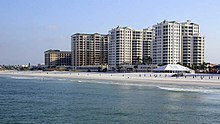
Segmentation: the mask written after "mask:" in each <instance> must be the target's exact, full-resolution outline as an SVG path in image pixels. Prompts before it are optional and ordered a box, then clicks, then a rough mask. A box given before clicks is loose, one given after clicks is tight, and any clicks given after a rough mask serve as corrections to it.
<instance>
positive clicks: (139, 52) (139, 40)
mask: <svg viewBox="0 0 220 124" xmlns="http://www.w3.org/2000/svg"><path fill="white" fill-rule="evenodd" d="M132 36H133V37H132V64H133V65H136V64H140V63H142V61H143V30H132Z"/></svg>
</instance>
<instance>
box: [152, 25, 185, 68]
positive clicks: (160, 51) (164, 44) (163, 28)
mask: <svg viewBox="0 0 220 124" xmlns="http://www.w3.org/2000/svg"><path fill="white" fill-rule="evenodd" d="M181 28H182V27H181V24H180V23H178V22H176V21H163V22H161V23H157V24H156V25H154V26H153V29H154V30H155V38H154V40H153V63H154V64H176V63H181V62H182V41H181V30H182V29H181Z"/></svg>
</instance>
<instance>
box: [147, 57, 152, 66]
mask: <svg viewBox="0 0 220 124" xmlns="http://www.w3.org/2000/svg"><path fill="white" fill-rule="evenodd" d="M152 61H153V60H152V58H151V57H150V56H148V57H147V58H146V63H147V64H148V65H149V64H152Z"/></svg>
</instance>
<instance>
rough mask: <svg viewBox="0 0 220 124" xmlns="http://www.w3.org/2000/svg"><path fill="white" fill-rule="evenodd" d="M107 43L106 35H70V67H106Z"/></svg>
mask: <svg viewBox="0 0 220 124" xmlns="http://www.w3.org/2000/svg"><path fill="white" fill-rule="evenodd" d="M108 42H109V36H108V35H102V34H98V33H95V34H80V33H76V34H74V35H72V36H71V51H72V66H93V65H107V64H108Z"/></svg>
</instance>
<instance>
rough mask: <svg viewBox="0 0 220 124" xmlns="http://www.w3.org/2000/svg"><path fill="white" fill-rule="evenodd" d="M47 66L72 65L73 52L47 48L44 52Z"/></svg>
mask: <svg viewBox="0 0 220 124" xmlns="http://www.w3.org/2000/svg"><path fill="white" fill-rule="evenodd" d="M44 58H45V65H46V66H71V52H70V51H60V50H47V51H45V52H44Z"/></svg>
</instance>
